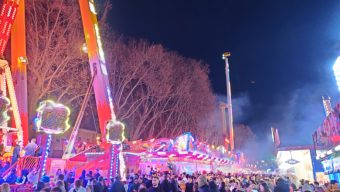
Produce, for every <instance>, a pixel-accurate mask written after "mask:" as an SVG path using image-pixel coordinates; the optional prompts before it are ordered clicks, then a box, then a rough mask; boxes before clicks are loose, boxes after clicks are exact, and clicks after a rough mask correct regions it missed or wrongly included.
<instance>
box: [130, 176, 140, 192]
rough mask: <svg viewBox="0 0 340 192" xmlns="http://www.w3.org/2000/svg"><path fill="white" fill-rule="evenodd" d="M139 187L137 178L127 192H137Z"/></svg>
mask: <svg viewBox="0 0 340 192" xmlns="http://www.w3.org/2000/svg"><path fill="white" fill-rule="evenodd" d="M139 185H140V183H139V179H138V178H137V177H136V178H134V179H133V183H132V184H131V185H129V187H128V192H138V188H139Z"/></svg>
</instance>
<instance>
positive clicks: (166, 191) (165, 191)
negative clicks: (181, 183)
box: [161, 179, 177, 192]
mask: <svg viewBox="0 0 340 192" xmlns="http://www.w3.org/2000/svg"><path fill="white" fill-rule="evenodd" d="M161 190H162V192H171V183H170V182H169V180H167V179H165V180H163V181H162V183H161ZM175 192H177V191H175Z"/></svg>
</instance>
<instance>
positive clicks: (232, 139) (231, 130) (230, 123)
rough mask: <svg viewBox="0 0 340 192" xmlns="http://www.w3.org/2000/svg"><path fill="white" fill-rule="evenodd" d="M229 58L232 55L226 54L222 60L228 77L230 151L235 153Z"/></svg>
mask: <svg viewBox="0 0 340 192" xmlns="http://www.w3.org/2000/svg"><path fill="white" fill-rule="evenodd" d="M229 56H230V53H229V52H225V53H223V55H222V59H223V60H224V61H225V76H226V83H227V99H228V102H227V110H228V129H229V143H230V150H231V151H234V150H235V145H234V127H233V109H232V104H231V87H230V77H229V63H228V57H229Z"/></svg>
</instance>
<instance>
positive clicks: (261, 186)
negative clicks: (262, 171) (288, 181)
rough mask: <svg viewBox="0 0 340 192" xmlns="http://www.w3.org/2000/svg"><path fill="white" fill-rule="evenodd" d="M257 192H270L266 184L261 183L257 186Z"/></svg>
mask: <svg viewBox="0 0 340 192" xmlns="http://www.w3.org/2000/svg"><path fill="white" fill-rule="evenodd" d="M259 191H260V192H269V191H270V190H269V187H268V185H267V183H266V182H261V183H260V184H259Z"/></svg>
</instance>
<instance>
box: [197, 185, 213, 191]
mask: <svg viewBox="0 0 340 192" xmlns="http://www.w3.org/2000/svg"><path fill="white" fill-rule="evenodd" d="M198 191H199V192H211V191H210V188H209V186H208V185H203V186H202V187H200V188H198Z"/></svg>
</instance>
